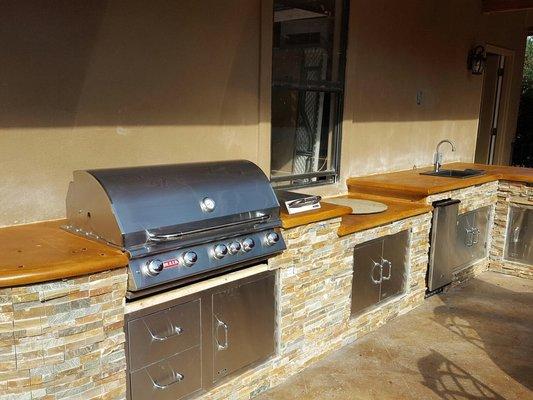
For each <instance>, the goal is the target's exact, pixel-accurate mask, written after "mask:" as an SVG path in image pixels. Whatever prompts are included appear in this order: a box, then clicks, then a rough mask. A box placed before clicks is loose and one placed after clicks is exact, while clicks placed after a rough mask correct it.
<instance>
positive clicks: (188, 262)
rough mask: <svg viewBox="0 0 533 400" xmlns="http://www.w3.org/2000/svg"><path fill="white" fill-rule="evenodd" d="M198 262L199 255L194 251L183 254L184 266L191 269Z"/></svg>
mask: <svg viewBox="0 0 533 400" xmlns="http://www.w3.org/2000/svg"><path fill="white" fill-rule="evenodd" d="M196 260H198V255H197V254H196V253H195V252H194V251H188V252H186V253H185V254H183V264H184V265H185V266H186V267H191V266H192V265H193V264H194V263H195V262H196Z"/></svg>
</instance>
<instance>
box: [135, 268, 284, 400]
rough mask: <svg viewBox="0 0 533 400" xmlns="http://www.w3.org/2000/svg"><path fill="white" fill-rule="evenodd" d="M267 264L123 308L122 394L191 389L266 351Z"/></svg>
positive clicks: (143, 396) (143, 399) (269, 327)
mask: <svg viewBox="0 0 533 400" xmlns="http://www.w3.org/2000/svg"><path fill="white" fill-rule="evenodd" d="M274 285H275V275H274V272H265V273H262V274H259V275H256V276H252V277H249V278H244V279H241V280H238V281H235V282H230V283H227V284H224V285H221V286H217V287H215V288H212V289H208V290H205V291H203V292H200V293H196V294H193V295H190V296H187V297H185V298H181V299H178V300H175V301H171V302H168V303H165V304H161V305H157V306H153V307H150V308H148V309H146V310H141V311H138V312H136V313H134V314H133V315H130V316H128V317H127V318H128V319H127V324H126V337H127V350H128V357H127V360H128V399H130V400H177V399H182V398H190V397H193V396H195V395H197V394H199V393H201V392H203V390H206V389H209V388H210V387H212V386H213V385H215V384H216V383H218V381H220V380H221V379H223V378H224V377H226V376H228V375H230V374H232V373H234V372H236V371H239V370H242V369H244V368H245V367H247V366H249V365H251V364H255V363H258V362H260V361H262V360H264V359H266V358H268V357H269V356H270V355H272V354H273V353H274V345H275V343H274V334H275V332H274V318H275V298H274Z"/></svg>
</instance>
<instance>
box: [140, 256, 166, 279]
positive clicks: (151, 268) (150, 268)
mask: <svg viewBox="0 0 533 400" xmlns="http://www.w3.org/2000/svg"><path fill="white" fill-rule="evenodd" d="M144 271H145V273H146V274H147V275H150V276H156V275H157V274H159V273H160V272H161V271H163V263H162V262H161V261H160V260H151V261H149V262H147V263H146V264H145V266H144Z"/></svg>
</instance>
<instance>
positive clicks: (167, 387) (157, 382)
mask: <svg viewBox="0 0 533 400" xmlns="http://www.w3.org/2000/svg"><path fill="white" fill-rule="evenodd" d="M200 357H201V355H200V347H199V346H196V347H193V348H191V349H189V350H186V351H184V352H182V353H179V354H176V355H174V356H172V357H169V358H167V359H165V360H162V361H159V362H157V363H155V364H151V365H149V366H147V367H145V368H143V369H140V370H138V371H137V372H134V373H132V374H131V376H130V382H131V383H130V389H131V397H130V398H131V400H178V399H181V398H182V397H185V396H187V395H190V394H192V393H194V392H196V391H198V390H200V389H201V387H202V375H201V359H200Z"/></svg>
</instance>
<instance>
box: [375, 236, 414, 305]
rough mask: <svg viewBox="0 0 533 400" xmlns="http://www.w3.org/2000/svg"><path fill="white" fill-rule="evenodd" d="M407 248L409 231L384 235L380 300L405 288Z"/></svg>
mask: <svg viewBox="0 0 533 400" xmlns="http://www.w3.org/2000/svg"><path fill="white" fill-rule="evenodd" d="M408 248H409V231H402V232H399V233H397V234H395V235H390V236H386V237H385V240H384V244H383V260H382V265H383V272H382V275H383V277H382V282H381V293H380V300H385V299H386V298H389V297H392V296H396V295H398V294H400V293H402V292H403V291H404V290H405V282H406V278H407V257H408Z"/></svg>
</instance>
